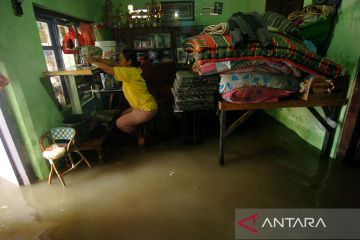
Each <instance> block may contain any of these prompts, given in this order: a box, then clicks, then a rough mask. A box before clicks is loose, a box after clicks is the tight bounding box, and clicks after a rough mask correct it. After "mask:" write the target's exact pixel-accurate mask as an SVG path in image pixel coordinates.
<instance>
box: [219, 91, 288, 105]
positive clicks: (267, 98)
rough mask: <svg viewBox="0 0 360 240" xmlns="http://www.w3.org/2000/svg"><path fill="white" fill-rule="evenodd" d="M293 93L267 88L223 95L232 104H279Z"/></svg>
mask: <svg viewBox="0 0 360 240" xmlns="http://www.w3.org/2000/svg"><path fill="white" fill-rule="evenodd" d="M292 93H293V92H291V91H287V90H280V89H274V88H266V87H245V88H239V89H235V90H233V91H231V92H227V93H224V94H222V95H221V96H222V98H223V99H224V100H225V101H227V102H232V103H238V104H242V103H259V102H277V101H279V98H282V97H289V96H290V95H291V94H292Z"/></svg>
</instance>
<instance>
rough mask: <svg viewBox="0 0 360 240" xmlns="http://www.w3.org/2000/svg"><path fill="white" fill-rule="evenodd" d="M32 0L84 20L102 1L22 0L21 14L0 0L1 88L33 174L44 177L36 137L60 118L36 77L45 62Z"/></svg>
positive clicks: (91, 16)
mask: <svg viewBox="0 0 360 240" xmlns="http://www.w3.org/2000/svg"><path fill="white" fill-rule="evenodd" d="M33 2H34V3H38V4H40V5H42V6H44V7H46V8H48V9H51V10H53V11H58V12H61V13H64V14H68V15H71V16H74V17H78V18H83V19H87V20H96V21H98V20H99V18H100V14H101V13H100V12H99V9H101V6H102V1H100V0H98V1H94V0H93V1H91V5H89V3H88V2H89V1H87V0H77V1H73V0H51V1H45V0H36V1H24V3H23V11H24V15H23V16H21V17H17V16H15V15H14V14H13V10H12V6H11V1H10V0H2V1H0V16H1V21H0V31H1V35H0V61H1V62H2V63H3V65H4V67H5V69H4V70H1V71H2V73H4V74H5V75H6V76H8V78H9V79H10V81H11V84H10V85H9V86H8V87H6V88H5V89H4V90H3V91H4V92H5V94H6V96H7V97H8V99H9V101H10V102H11V109H12V111H13V112H14V115H15V117H16V121H17V125H18V127H19V130H20V134H21V137H22V139H23V141H24V143H25V148H26V151H27V153H28V156H29V161H30V163H25V164H26V165H31V166H32V167H33V169H34V172H35V175H36V176H37V177H38V178H40V179H44V178H46V176H47V173H48V168H47V163H46V162H45V160H44V159H43V158H42V157H41V152H40V149H39V145H38V141H39V137H40V136H41V135H42V134H43V133H44V132H45V131H46V130H47V129H49V128H51V127H55V126H58V125H59V124H61V122H62V116H61V115H60V113H59V111H58V110H57V107H56V106H55V105H54V103H53V102H52V101H51V99H50V97H49V95H48V94H47V93H46V91H45V88H44V87H43V85H42V84H41V81H40V78H41V76H42V73H43V72H44V71H46V64H45V59H44V55H43V52H42V48H41V45H40V39H39V34H38V31H37V26H36V20H35V16H34V11H33V5H32V4H33Z"/></svg>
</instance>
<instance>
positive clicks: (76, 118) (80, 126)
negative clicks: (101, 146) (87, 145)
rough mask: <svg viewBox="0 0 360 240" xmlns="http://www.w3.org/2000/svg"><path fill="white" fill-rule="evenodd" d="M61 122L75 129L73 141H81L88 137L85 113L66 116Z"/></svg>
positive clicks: (87, 119) (87, 122) (87, 121)
mask: <svg viewBox="0 0 360 240" xmlns="http://www.w3.org/2000/svg"><path fill="white" fill-rule="evenodd" d="M63 124H64V126H65V127H72V128H74V129H75V130H76V136H75V142H76V143H81V142H85V141H87V140H89V139H90V134H91V133H90V125H89V116H88V115H85V114H74V115H71V116H69V117H67V118H66V119H65V120H64V121H63Z"/></svg>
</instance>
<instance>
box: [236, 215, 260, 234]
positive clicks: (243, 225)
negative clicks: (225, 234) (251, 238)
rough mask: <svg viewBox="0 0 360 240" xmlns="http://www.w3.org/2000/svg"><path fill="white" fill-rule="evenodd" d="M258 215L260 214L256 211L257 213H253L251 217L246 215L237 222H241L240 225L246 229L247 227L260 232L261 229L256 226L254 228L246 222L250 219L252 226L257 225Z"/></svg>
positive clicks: (254, 231)
mask: <svg viewBox="0 0 360 240" xmlns="http://www.w3.org/2000/svg"><path fill="white" fill-rule="evenodd" d="M257 216H258V215H257V213H255V214H253V215H251V216H249V217H246V218H244V219H242V220H240V221H238V222H237V223H238V224H239V226H241V227H243V228H245V229H247V230H249V231H251V232H253V233H258V232H259V231H258V230H257V229H256V228H252V227H250V226H248V225H246V224H245V222H247V221H249V220H252V226H255V225H256V218H257Z"/></svg>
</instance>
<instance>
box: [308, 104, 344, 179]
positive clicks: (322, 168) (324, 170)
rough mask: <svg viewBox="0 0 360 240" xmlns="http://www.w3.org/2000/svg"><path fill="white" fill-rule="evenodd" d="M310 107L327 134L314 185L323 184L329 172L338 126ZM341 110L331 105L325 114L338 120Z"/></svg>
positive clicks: (331, 118) (332, 119)
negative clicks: (332, 124) (331, 123)
mask: <svg viewBox="0 0 360 240" xmlns="http://www.w3.org/2000/svg"><path fill="white" fill-rule="evenodd" d="M308 109H309V110H310V112H311V113H312V114H313V115H314V116H315V117H316V118H317V119H318V120H319V122H320V123H321V124H322V125H323V127H324V128H325V136H324V141H323V145H322V149H321V153H320V158H319V165H318V168H317V171H316V174H315V176H314V178H313V182H312V184H313V186H320V185H321V184H322V180H323V179H324V178H325V177H326V175H327V174H328V169H329V165H330V153H331V147H332V145H333V142H334V138H335V132H336V126H331V125H330V124H328V123H327V121H326V120H325V119H323V118H322V117H321V116H320V114H318V113H317V111H316V110H315V109H314V108H312V107H309V108H308ZM340 110H341V108H340V107H331V108H330V111H329V109H326V110H325V109H324V112H325V116H326V117H327V118H328V119H330V120H331V121H337V119H338V118H339V115H340Z"/></svg>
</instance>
